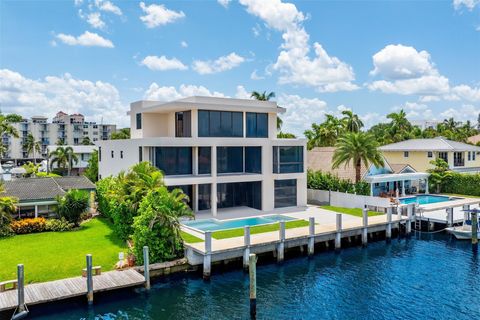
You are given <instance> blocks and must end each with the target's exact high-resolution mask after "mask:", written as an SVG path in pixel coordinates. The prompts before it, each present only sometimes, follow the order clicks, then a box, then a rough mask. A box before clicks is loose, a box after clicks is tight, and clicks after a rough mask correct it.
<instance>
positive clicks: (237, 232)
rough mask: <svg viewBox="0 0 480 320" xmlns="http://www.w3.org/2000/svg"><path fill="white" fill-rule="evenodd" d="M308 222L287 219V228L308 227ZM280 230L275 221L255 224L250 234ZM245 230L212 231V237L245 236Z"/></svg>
mask: <svg viewBox="0 0 480 320" xmlns="http://www.w3.org/2000/svg"><path fill="white" fill-rule="evenodd" d="M308 224H309V223H308V221H306V220H294V221H286V222H285V229H292V228H299V227H307V226H308ZM278 230H280V223H274V224H267V225H261V226H253V227H251V228H250V234H256V233H264V232H272V231H278ZM243 231H244V229H243V228H237V229H230V230H220V231H215V232H212V238H215V239H218V240H220V239H227V238H234V237H243Z"/></svg>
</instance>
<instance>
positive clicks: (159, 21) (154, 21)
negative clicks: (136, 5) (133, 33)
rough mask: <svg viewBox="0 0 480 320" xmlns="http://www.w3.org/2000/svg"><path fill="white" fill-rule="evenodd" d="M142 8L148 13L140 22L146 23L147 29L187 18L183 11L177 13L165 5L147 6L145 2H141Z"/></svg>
mask: <svg viewBox="0 0 480 320" xmlns="http://www.w3.org/2000/svg"><path fill="white" fill-rule="evenodd" d="M140 8H142V10H143V12H144V13H146V15H144V16H141V17H140V20H142V21H143V23H145V25H146V26H147V28H155V27H158V26H163V25H166V24H169V23H173V22H175V21H177V20H179V19H182V18H184V17H185V13H183V11H178V12H177V11H174V10H170V9H167V8H166V7H165V6H164V5H163V4H151V5H149V6H147V5H145V3H144V2H140Z"/></svg>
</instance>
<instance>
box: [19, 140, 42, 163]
mask: <svg viewBox="0 0 480 320" xmlns="http://www.w3.org/2000/svg"><path fill="white" fill-rule="evenodd" d="M23 146H24V147H25V150H27V153H28V154H31V153H33V163H34V164H35V163H36V153H40V152H41V147H40V141H35V137H34V136H33V135H32V134H31V133H29V134H28V135H27V138H26V139H25V142H24V143H23Z"/></svg>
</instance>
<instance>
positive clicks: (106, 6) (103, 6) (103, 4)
mask: <svg viewBox="0 0 480 320" xmlns="http://www.w3.org/2000/svg"><path fill="white" fill-rule="evenodd" d="M95 5H96V6H97V8H98V9H99V10H102V11H105V12H110V13H113V14H116V15H117V16H121V15H122V10H121V9H120V8H119V7H117V6H116V5H114V4H113V3H112V2H111V1H103V0H95Z"/></svg>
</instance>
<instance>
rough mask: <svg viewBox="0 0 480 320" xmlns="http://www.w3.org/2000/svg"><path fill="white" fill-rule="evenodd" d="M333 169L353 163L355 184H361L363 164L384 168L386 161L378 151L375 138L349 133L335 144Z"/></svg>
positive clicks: (363, 133)
mask: <svg viewBox="0 0 480 320" xmlns="http://www.w3.org/2000/svg"><path fill="white" fill-rule="evenodd" d="M335 147H336V149H335V152H334V154H333V158H332V160H333V163H332V169H336V168H338V167H340V166H341V165H342V164H343V165H345V167H347V166H348V165H349V164H350V163H353V165H354V167H355V182H360V179H361V176H360V175H361V168H362V163H363V164H364V165H365V166H366V167H368V166H369V165H370V164H373V165H375V166H376V167H382V166H383V165H384V160H383V156H382V153H381V152H380V151H379V150H378V149H377V147H378V144H377V142H376V141H375V138H374V137H373V136H371V135H370V134H368V133H365V132H347V133H345V135H343V136H341V137H340V138H339V139H338V141H337V143H336V144H335Z"/></svg>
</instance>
